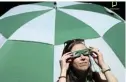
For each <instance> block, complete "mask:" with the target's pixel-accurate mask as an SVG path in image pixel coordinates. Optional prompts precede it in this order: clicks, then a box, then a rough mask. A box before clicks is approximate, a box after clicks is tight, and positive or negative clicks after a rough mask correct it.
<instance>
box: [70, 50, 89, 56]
mask: <svg viewBox="0 0 126 82" xmlns="http://www.w3.org/2000/svg"><path fill="white" fill-rule="evenodd" d="M72 55H73V57H74V58H76V57H80V56H81V55H83V56H89V55H91V49H90V48H86V49H83V50H78V51H74V52H72Z"/></svg>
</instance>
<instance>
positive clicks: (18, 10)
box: [0, 4, 52, 19]
mask: <svg viewBox="0 0 126 82" xmlns="http://www.w3.org/2000/svg"><path fill="white" fill-rule="evenodd" d="M50 9H52V8H50V7H44V6H39V5H33V4H29V5H20V6H16V7H14V8H13V9H10V10H9V11H7V12H6V13H5V14H4V15H2V16H1V17H0V19H3V18H5V17H9V16H13V15H18V14H23V13H28V12H35V11H43V10H50Z"/></svg>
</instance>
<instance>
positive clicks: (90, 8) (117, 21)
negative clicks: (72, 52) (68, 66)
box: [0, 2, 125, 82]
mask: <svg viewBox="0 0 126 82" xmlns="http://www.w3.org/2000/svg"><path fill="white" fill-rule="evenodd" d="M124 25H125V23H124V20H122V18H121V17H119V16H118V15H117V14H116V13H114V12H112V11H111V10H109V9H108V8H106V7H102V6H100V5H96V4H92V3H80V2H57V4H56V3H55V4H54V3H52V2H42V3H34V4H27V5H20V6H16V7H14V8H12V9H10V10H9V11H8V12H6V13H5V14H4V15H2V16H1V17H0V33H1V36H0V37H1V38H0V46H1V49H0V82H56V80H57V79H58V76H59V74H60V68H59V59H60V56H61V52H62V49H63V47H64V45H63V42H64V41H66V40H70V39H75V38H82V39H85V42H86V45H87V46H94V47H97V48H99V50H100V51H101V52H102V53H103V56H104V59H105V61H106V62H107V64H108V65H109V66H110V67H111V69H112V72H113V73H114V75H115V76H116V77H117V78H118V80H119V82H124V80H125V79H124V78H125V73H124V70H125V55H124V54H125V53H124V52H125V50H124V49H125V47H124V43H125V41H124V39H125V36H124V33H125V30H124V29H125V26H124ZM94 69H95V70H97V69H98V68H97V67H96V66H95V68H94ZM97 71H98V70H97Z"/></svg>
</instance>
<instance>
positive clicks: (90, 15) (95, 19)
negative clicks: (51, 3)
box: [59, 9, 120, 36]
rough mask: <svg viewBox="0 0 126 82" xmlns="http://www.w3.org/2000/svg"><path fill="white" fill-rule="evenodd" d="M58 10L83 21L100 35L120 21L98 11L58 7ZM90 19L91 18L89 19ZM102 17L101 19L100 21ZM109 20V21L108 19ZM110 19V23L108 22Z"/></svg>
mask: <svg viewBox="0 0 126 82" xmlns="http://www.w3.org/2000/svg"><path fill="white" fill-rule="evenodd" d="M59 10H60V11H62V12H64V13H66V14H69V15H71V16H73V17H75V18H76V19H78V20H80V21H82V22H84V23H85V24H87V25H89V26H90V27H91V28H93V29H94V30H95V31H96V32H97V33H98V34H99V35H100V36H103V34H104V33H105V32H106V31H107V30H109V29H110V28H111V27H112V26H113V25H115V24H117V23H119V22H120V20H117V19H115V18H112V17H110V16H107V15H103V14H100V13H95V12H90V11H81V10H74V9H72V10H71V9H59ZM91 19H92V20H91ZM101 19H102V21H101ZM108 20H109V21H108ZM110 21H111V23H110Z"/></svg>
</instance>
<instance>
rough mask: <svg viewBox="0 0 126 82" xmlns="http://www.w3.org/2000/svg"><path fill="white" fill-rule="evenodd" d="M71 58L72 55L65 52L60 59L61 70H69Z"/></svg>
mask: <svg viewBox="0 0 126 82" xmlns="http://www.w3.org/2000/svg"><path fill="white" fill-rule="evenodd" d="M71 57H72V53H71V52H67V53H65V54H63V56H62V57H61V59H60V67H61V70H66V71H67V69H68V68H69V64H70V62H71V61H72V60H71V59H70V58H71ZM68 59H69V60H68Z"/></svg>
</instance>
